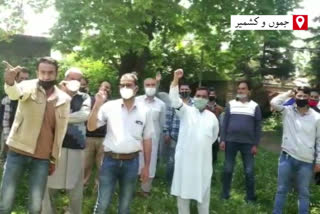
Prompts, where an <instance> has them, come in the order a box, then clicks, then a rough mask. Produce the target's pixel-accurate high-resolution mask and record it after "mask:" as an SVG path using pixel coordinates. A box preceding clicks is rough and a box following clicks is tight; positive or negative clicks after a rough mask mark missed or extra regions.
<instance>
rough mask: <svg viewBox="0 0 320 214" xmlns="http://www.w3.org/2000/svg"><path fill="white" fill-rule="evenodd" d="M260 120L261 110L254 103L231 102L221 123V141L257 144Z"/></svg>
mask: <svg viewBox="0 0 320 214" xmlns="http://www.w3.org/2000/svg"><path fill="white" fill-rule="evenodd" d="M261 120H262V118H261V110H260V107H259V105H258V104H257V103H256V102H254V101H252V100H250V101H249V102H245V103H242V102H240V101H237V100H231V101H230V102H229V104H228V106H227V108H226V111H225V116H224V120H223V123H222V131H221V141H227V142H228V141H229V142H236V143H250V144H258V143H259V141H260V136H261Z"/></svg>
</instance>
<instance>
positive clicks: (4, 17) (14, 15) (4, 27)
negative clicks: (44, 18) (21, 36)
mask: <svg viewBox="0 0 320 214" xmlns="http://www.w3.org/2000/svg"><path fill="white" fill-rule="evenodd" d="M50 3H52V2H51V1H50V0H15V1H12V0H0V41H2V40H8V39H10V36H11V35H13V34H17V33H23V27H24V26H25V24H26V20H25V17H24V9H25V6H26V5H28V6H30V7H31V8H32V9H34V10H35V11H36V12H41V11H42V10H43V9H44V8H46V7H48V5H49V4H50Z"/></svg>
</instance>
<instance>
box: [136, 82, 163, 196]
mask: <svg viewBox="0 0 320 214" xmlns="http://www.w3.org/2000/svg"><path fill="white" fill-rule="evenodd" d="M144 90H145V95H142V96H139V97H137V98H136V101H137V102H141V103H143V105H145V106H146V107H147V109H148V110H149V111H150V112H151V116H152V122H153V128H154V131H153V135H152V152H151V162H150V169H149V179H148V181H147V182H146V183H142V184H141V189H142V192H143V194H144V196H148V194H149V193H150V191H151V187H152V181H153V178H154V177H155V174H156V168H157V159H158V148H159V141H160V139H161V136H162V131H163V127H164V123H165V122H164V121H165V109H166V106H165V104H164V102H162V101H161V100H160V99H158V98H157V97H155V95H156V80H155V79H152V78H147V79H145V80H144ZM143 167H144V157H143V153H142V152H140V157H139V172H140V171H141V169H142V168H143Z"/></svg>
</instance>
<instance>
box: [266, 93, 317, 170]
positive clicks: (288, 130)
mask: <svg viewBox="0 0 320 214" xmlns="http://www.w3.org/2000/svg"><path fill="white" fill-rule="evenodd" d="M289 95H290V92H287V93H284V94H280V95H278V96H276V97H274V98H273V99H272V100H271V106H272V108H274V109H275V110H276V111H280V112H281V113H282V117H283V135H282V145H281V147H282V150H284V151H286V152H287V153H288V154H289V155H291V156H292V157H294V158H295V159H297V160H300V161H304V162H307V163H313V161H314V159H315V154H316V153H317V160H316V162H317V163H318V164H320V114H319V113H317V112H316V111H314V110H313V109H311V108H309V110H308V111H307V112H306V114H305V115H301V114H300V113H299V112H298V110H297V108H296V107H295V105H292V106H283V103H284V102H285V100H286V99H287V98H288V97H289Z"/></svg>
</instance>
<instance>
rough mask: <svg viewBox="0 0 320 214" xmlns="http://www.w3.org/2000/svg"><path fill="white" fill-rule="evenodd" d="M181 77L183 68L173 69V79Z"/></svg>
mask: <svg viewBox="0 0 320 214" xmlns="http://www.w3.org/2000/svg"><path fill="white" fill-rule="evenodd" d="M182 77H183V70H182V69H181V68H179V69H177V70H175V71H174V80H180V79H181V78H182Z"/></svg>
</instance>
